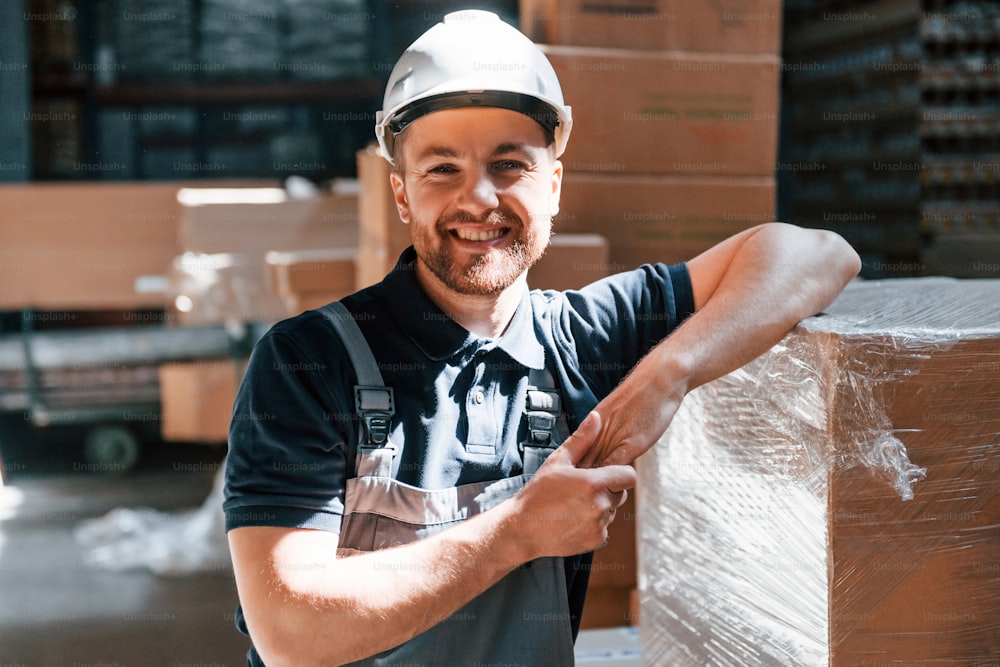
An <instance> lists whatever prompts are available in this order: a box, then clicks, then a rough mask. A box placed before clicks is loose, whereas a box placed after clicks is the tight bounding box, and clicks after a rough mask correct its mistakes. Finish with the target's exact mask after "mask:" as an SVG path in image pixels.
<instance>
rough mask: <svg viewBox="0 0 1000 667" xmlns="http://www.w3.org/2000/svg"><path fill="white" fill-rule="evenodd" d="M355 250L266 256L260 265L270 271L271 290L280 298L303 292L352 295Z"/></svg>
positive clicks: (323, 250)
mask: <svg viewBox="0 0 1000 667" xmlns="http://www.w3.org/2000/svg"><path fill="white" fill-rule="evenodd" d="M357 254H358V253H357V250H356V249H355V248H319V249H316V250H298V251H295V252H275V251H272V252H269V253H267V255H265V256H264V261H265V262H266V263H267V265H268V267H270V269H271V276H272V285H273V288H274V290H275V291H276V292H277V293H278V294H281V295H284V296H294V295H296V294H301V293H303V292H328V293H335V294H343V295H345V296H346V295H347V294H350V293H351V292H353V291H354V272H355V268H354V259H355V257H356V256H357Z"/></svg>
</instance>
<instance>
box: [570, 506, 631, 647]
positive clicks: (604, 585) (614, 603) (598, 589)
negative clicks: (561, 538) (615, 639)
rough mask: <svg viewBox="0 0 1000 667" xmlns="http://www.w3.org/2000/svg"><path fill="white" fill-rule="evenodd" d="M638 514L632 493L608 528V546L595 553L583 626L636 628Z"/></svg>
mask: <svg viewBox="0 0 1000 667" xmlns="http://www.w3.org/2000/svg"><path fill="white" fill-rule="evenodd" d="M637 523H638V515H637V513H636V503H635V495H634V493H632V492H631V491H630V492H629V497H628V498H627V499H626V501H625V503H624V504H623V505H622V506H621V507H619V508H618V510H617V512H615V520H614V521H613V522H612V523H611V525H610V526H609V527H608V544H607V546H605V547H602V548H601V549H598V550H597V551H595V552H594V560H593V563H591V569H590V585H589V586H588V588H587V601H586V603H585V605H584V608H583V617H582V619H581V623H580V626H581V627H583V628H608V627H617V626H622V625H634V624H635V618H636V616H635V609H633V601H632V598H633V591H634V590H635V587H636V581H637V572H638V568H637V565H636V524H637Z"/></svg>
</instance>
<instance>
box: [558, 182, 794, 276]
mask: <svg viewBox="0 0 1000 667" xmlns="http://www.w3.org/2000/svg"><path fill="white" fill-rule="evenodd" d="M774 201H775V182H774V179H773V178H732V177H729V178H725V177H723V178H715V177H700V176H634V175H627V174H626V175H620V174H589V173H574V172H570V173H567V174H566V175H565V177H564V178H563V186H562V197H561V200H560V212H559V215H557V216H556V218H555V220H554V222H553V229H554V230H555V231H556V232H557V233H566V232H570V233H595V234H601V235H603V236H605V237H606V238H607V239H608V240H609V244H610V246H609V265H608V267H607V268H608V273H616V272H618V271H626V270H629V269H632V268H635V267H636V266H638V265H639V264H642V263H645V262H665V263H668V264H670V263H675V262H681V261H685V260H688V259H691V258H692V257H694V256H695V255H697V254H698V253H700V252H703V251H705V250H707V249H708V248H710V247H711V246H713V245H715V244H716V243H718V242H719V241H722V240H724V239H726V238H729V237H730V236H732V235H733V234H736V233H738V232H740V231H743V230H744V229H748V228H750V227H753V226H755V225H759V224H762V223H765V222H771V221H773V220H774V215H775V212H774ZM555 238H557V239H558V236H556V237H555Z"/></svg>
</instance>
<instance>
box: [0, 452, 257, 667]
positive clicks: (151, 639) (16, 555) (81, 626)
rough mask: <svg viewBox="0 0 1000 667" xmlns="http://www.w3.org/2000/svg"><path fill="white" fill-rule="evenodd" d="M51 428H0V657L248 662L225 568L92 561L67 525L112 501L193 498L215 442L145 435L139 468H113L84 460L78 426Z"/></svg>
mask: <svg viewBox="0 0 1000 667" xmlns="http://www.w3.org/2000/svg"><path fill="white" fill-rule="evenodd" d="M2 435H5V434H4V433H0V436H2ZM6 435H8V436H9V433H7V434H6ZM51 437H52V438H54V439H55V440H48V441H47V440H38V441H33V442H31V443H30V448H29V446H28V443H26V442H24V441H23V440H21V438H20V437H19V438H18V440H21V441H20V442H15V443H12V442H11V439H10V437H7V438H6V442H5V445H6V446H5V448H4V450H3V452H2V455H3V458H4V463H5V467H6V470H7V471H8V479H7V484H6V486H5V487H3V488H0V665H3V666H4V667H11V666H13V665H19V666H27V667H35V666H38V667H50V666H67V667H69V666H73V667H85V666H87V665H101V666H102V667H104V666H111V665H114V666H116V667H130V666H145V665H149V666H153V667H155V666H159V665H164V666H169V667H182V666H185V665H189V666H192V667H193V666H196V665H197V666H207V665H211V666H213V667H219V666H222V665H226V666H229V665H232V666H234V667H235V666H236V665H245V664H246V658H245V653H246V647H247V642H246V640H245V639H244V638H243V637H242V636H241V635H240V634H239V633H238V632H237V631H236V630H235V628H234V627H233V610H234V608H235V605H236V590H235V585H234V583H233V580H232V575H231V574H230V573H229V572H228V571H224V570H223V571H217V572H215V573H209V574H198V575H191V576H183V577H159V576H156V575H154V574H152V573H151V572H149V571H148V570H132V571H126V572H111V571H99V570H94V569H91V568H88V567H87V566H85V564H84V561H83V551H82V548H81V547H80V546H79V545H78V544H77V542H76V540H75V539H74V538H73V534H72V531H73V529H74V527H76V526H77V525H79V523H80V522H81V520H84V519H88V518H92V517H99V516H103V515H104V514H105V513H107V512H108V511H110V510H112V509H114V508H116V507H121V506H125V507H139V506H145V507H152V508H156V509H159V510H164V511H181V510H185V509H190V508H193V507H197V506H198V505H200V503H201V502H202V501H203V500H204V499H205V498H206V496H207V495H208V493H209V491H210V489H211V485H212V478H213V469H214V468H217V467H218V463H219V461H220V459H221V457H222V454H223V452H222V449H221V448H218V447H205V446H201V445H198V446H194V445H192V446H175V445H165V444H162V443H158V444H150V445H148V446H147V448H146V449H145V450H144V453H143V458H142V459H141V461H140V465H139V466H138V468H137V469H136V470H134V471H133V472H131V473H127V474H120V475H116V474H110V475H109V474H102V473H98V472H89V471H87V470H86V469H85V468H84V466H82V465H81V463H80V461H81V459H82V456H81V450H80V449H79V446H78V444H77V443H76V442H75V436H74V434H73V433H63V434H58V433H56V434H53V435H52V436H51ZM56 440H57V441H58V442H59V445H54V444H53V442H55V441H56Z"/></svg>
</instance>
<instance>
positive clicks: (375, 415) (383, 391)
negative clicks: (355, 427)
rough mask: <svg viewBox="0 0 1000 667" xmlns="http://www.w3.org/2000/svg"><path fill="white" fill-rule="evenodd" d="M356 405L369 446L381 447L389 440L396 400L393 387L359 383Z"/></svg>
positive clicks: (355, 394)
mask: <svg viewBox="0 0 1000 667" xmlns="http://www.w3.org/2000/svg"><path fill="white" fill-rule="evenodd" d="M354 407H355V409H356V410H357V413H358V415H360V416H361V425H362V428H363V429H364V439H365V442H366V443H367V444H368V445H369V446H374V447H381V446H383V445H385V444H386V442H388V440H389V428H390V426H391V424H392V416H393V415H394V414H396V401H395V398H394V396H393V393H392V388H391V387H375V386H371V385H357V386H355V387H354Z"/></svg>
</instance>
